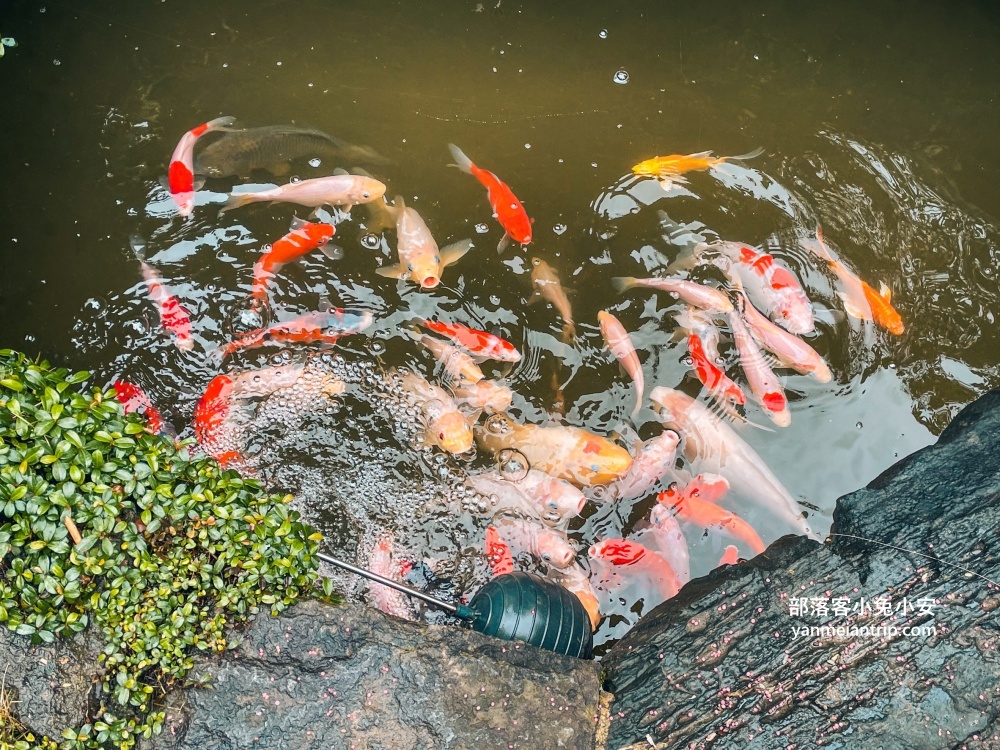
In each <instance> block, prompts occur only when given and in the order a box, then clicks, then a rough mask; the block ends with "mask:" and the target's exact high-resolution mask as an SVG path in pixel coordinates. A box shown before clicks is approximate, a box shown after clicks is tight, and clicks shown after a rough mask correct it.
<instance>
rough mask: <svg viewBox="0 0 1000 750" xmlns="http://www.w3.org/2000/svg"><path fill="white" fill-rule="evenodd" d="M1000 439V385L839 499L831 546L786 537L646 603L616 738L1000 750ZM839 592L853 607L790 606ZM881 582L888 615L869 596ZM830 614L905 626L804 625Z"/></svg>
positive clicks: (613, 741) (621, 654)
mask: <svg viewBox="0 0 1000 750" xmlns="http://www.w3.org/2000/svg"><path fill="white" fill-rule="evenodd" d="M998 443H1000V392H998V391H994V392H992V393H990V394H987V395H986V396H983V397H982V398H980V399H979V400H978V401H976V402H975V403H973V404H971V405H970V406H968V407H967V408H966V409H964V410H963V411H962V412H961V413H960V414H959V415H958V416H957V417H956V418H955V420H954V421H953V423H952V424H951V425H950V426H949V427H948V429H947V430H945V432H944V433H943V434H942V435H941V438H940V439H939V440H938V442H937V443H936V444H935V445H933V446H930V447H928V448H925V449H923V450H921V451H919V452H917V453H916V454H914V455H912V456H910V457H908V458H906V459H904V460H902V461H900V462H899V463H898V464H896V465H895V466H893V467H892V468H890V469H889V470H888V471H886V472H885V473H884V474H882V475H881V476H880V477H878V478H877V479H876V480H875V481H873V482H872V483H871V484H870V485H869V486H868V487H867V488H866V489H863V490H860V491H858V492H855V493H853V494H851V495H847V496H845V497H843V498H841V499H840V501H839V502H838V505H837V511H836V513H835V515H834V528H833V533H832V534H831V540H830V541H828V543H827V545H825V546H821V545H819V544H817V543H815V542H809V541H806V540H804V539H795V538H790V537H786V538H784V539H781V540H778V541H777V542H776V543H775V544H773V545H772V546H771V547H770V548H769V549H768V550H767V551H766V552H765V553H764V554H762V555H760V556H758V557H757V558H756V559H754V560H752V561H749V562H746V563H743V564H740V565H738V566H732V567H727V568H724V569H719V570H716V571H713V573H712V574H711V575H709V576H707V577H705V578H702V579H700V580H697V581H693V582H691V583H690V584H689V585H688V586H686V587H685V588H684V589H683V590H682V591H681V593H680V594H679V595H678V596H677V597H675V598H674V599H672V600H670V601H668V602H665V603H664V604H663V605H661V606H660V607H658V608H657V609H656V610H654V611H653V612H652V613H650V615H649V616H648V617H646V618H645V619H644V620H643V621H642V622H640V624H639V625H638V626H637V627H636V628H634V629H633V630H632V631H631V632H630V633H629V634H628V635H627V636H626V637H625V638H624V639H623V640H622V641H621V642H619V643H618V644H617V645H616V646H615V648H614V649H612V651H611V652H610V653H609V655H608V656H607V657H606V658H605V660H604V666H605V668H606V670H607V683H606V688H607V689H608V690H610V691H611V692H613V693H614V694H615V700H614V701H613V704H612V707H611V726H610V731H609V738H608V743H607V747H608V748H609V749H612V748H613V749H614V750H619V749H620V748H633V747H634V748H639V747H643V748H649V747H650V744H649V741H648V739H647V735H648V736H649V737H650V738H652V739H653V740H654V741H655V743H656V747H660V748H667V747H669V748H674V747H685V748H703V747H711V748H714V749H716V750H722V749H723V748H744V747H753V748H755V749H756V748H761V749H763V750H766V749H768V748H779V747H781V748H784V747H833V748H885V749H887V750H888V749H889V748H907V749H908V750H918V749H919V748H935V749H936V748H945V747H956V748H957V747H968V748H987V747H989V748H996V747H1000V720H998V713H1000V653H998V649H1000V624H998V618H997V611H996V609H997V607H998V605H1000V584H997V583H996V582H1000V533H998V532H1000V450H998ZM838 534H839V535H841V536H838ZM858 537H863V539H862V538H858ZM887 545H892V547H889V546H887ZM893 547H898V548H903V550H900V549H894V548H893ZM904 550H911V551H904ZM917 553H920V554H917ZM923 555H927V556H929V557H924V556H923ZM942 561H945V562H947V563H950V565H947V564H945V562H942ZM955 566H957V567H955ZM976 574H978V575H976ZM985 579H990V580H989V581H987V580H985ZM838 596H844V597H848V599H849V602H850V607H851V608H852V610H853V611H850V612H849V613H848V614H847V615H846V616H837V615H834V614H833V613H832V612H831V613H830V614H828V615H826V616H823V615H821V614H818V613H817V614H813V613H812V611H811V609H810V611H809V613H807V614H805V615H802V616H796V615H792V614H791V613H790V597H795V598H797V599H798V598H802V597H809V598H812V597H816V598H820V599H822V598H824V597H838ZM885 596H887V597H890V602H891V606H892V608H893V610H894V611H893V612H892V613H891V614H888V615H886V614H878V613H877V612H875V613H873V614H870V615H863V614H862V613H861V612H860V611H859V608H858V607H857V605H859V604H860V602H861V599H862V598H863V599H864V600H865V601H866V602H871V601H872V600H873V599H875V598H877V597H885ZM925 598H926V599H925ZM921 599H925V603H926V602H930V604H929V605H928V606H927V607H925V611H924V612H921V610H920V609H919V608H915V609H914V610H913V611H908V612H905V613H904V612H903V611H902V609H901V607H903V605H904V600H905V601H906V602H908V603H910V604H917V603H918V602H919V600H921ZM830 603H831V604H832V600H831V602H830ZM810 607H811V603H810ZM822 625H829V626H845V627H848V628H850V627H852V626H858V627H861V626H865V625H868V626H874V627H878V626H882V627H889V626H895V627H896V628H897V629H898V631H899V632H896V633H895V634H893V633H892V632H891V631H880V632H876V634H874V635H866V636H862V635H853V636H852V635H851V634H850V632H848V633H847V634H845V635H839V634H836V633H835V632H830V631H827V632H825V633H824V632H819V633H815V632H814V633H810V634H809V635H805V636H802V637H796V636H795V635H794V634H793V627H802V626H814V627H818V626H822ZM914 626H928V627H931V628H932V629H933V630H934V634H931V635H915V636H909V637H907V636H904V635H903V634H902V632H901V631H902V629H903V628H904V627H914Z"/></svg>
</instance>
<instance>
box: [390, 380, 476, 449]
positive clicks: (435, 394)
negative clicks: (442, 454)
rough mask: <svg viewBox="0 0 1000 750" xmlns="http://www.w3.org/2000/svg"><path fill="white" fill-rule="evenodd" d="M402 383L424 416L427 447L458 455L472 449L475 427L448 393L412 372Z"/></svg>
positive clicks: (424, 439)
mask: <svg viewBox="0 0 1000 750" xmlns="http://www.w3.org/2000/svg"><path fill="white" fill-rule="evenodd" d="M400 384H401V385H402V387H403V390H404V391H406V392H407V393H409V394H411V395H412V396H413V397H414V399H415V401H416V403H417V407H418V408H419V409H420V411H421V413H422V415H423V420H424V425H425V429H424V434H423V442H424V443H425V444H426V445H436V446H437V447H438V448H441V449H442V450H444V451H447V452H448V453H452V454H455V455H458V454H460V453H465V452H467V451H469V450H471V449H472V427H471V426H470V425H469V421H468V420H467V419H466V418H465V415H464V414H462V412H460V411H459V410H458V406H457V405H456V404H455V400H454V399H453V398H452V397H451V396H450V395H448V392H447V391H445V390H444V389H443V388H440V387H438V386H436V385H433V384H431V383H429V382H427V380H426V379H424V378H423V377H421V376H420V375H418V374H416V373H413V372H408V373H406V374H405V375H403V376H402V378H401V379H400Z"/></svg>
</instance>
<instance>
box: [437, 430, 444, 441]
mask: <svg viewBox="0 0 1000 750" xmlns="http://www.w3.org/2000/svg"><path fill="white" fill-rule="evenodd" d="M438 440H444V433H443V432H441V433H438Z"/></svg>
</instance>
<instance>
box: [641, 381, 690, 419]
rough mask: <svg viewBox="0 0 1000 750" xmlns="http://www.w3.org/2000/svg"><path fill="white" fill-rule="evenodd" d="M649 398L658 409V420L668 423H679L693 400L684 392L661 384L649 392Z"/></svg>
mask: <svg viewBox="0 0 1000 750" xmlns="http://www.w3.org/2000/svg"><path fill="white" fill-rule="evenodd" d="M649 400H650V401H651V402H652V403H653V406H654V407H655V408H656V409H657V410H659V412H660V421H662V422H664V423H666V424H669V425H677V424H679V423H680V422H681V420H682V419H683V417H684V414H685V413H686V412H687V410H688V408H689V407H690V406H691V404H692V402H693V399H692V398H691V397H690V396H688V395H687V394H686V393H682V392H681V391H676V390H674V389H673V388H664V387H663V386H657V387H656V388H654V389H653V390H652V391H651V392H650V394H649Z"/></svg>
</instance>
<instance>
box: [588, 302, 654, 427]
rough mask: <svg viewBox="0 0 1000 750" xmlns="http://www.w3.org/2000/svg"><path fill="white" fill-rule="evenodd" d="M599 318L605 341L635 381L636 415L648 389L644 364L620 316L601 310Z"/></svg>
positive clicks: (598, 314)
mask: <svg viewBox="0 0 1000 750" xmlns="http://www.w3.org/2000/svg"><path fill="white" fill-rule="evenodd" d="M597 320H598V322H599V323H600V325H601V335H602V336H603V337H604V343H605V344H607V345H608V349H610V350H611V353H612V354H614V355H615V358H616V359H617V360H618V361H619V362H621V364H622V367H624V368H625V372H627V373H628V375H629V377H630V378H632V382H633V383H635V390H636V394H635V396H636V398H635V408H634V409H633V410H632V416H633V417H634V416H635V415H636V414H638V413H639V409H641V408H642V395H643V392H644V391H645V390H646V384H645V380H644V379H643V375H642V365H641V364H639V355H638V354H636V352H635V346H634V345H633V344H632V339H631V338H629V335H628V331H626V330H625V326H623V325H622V324H621V321H619V320H618V318H616V317H615V316H614V315H612V314H611V313H609V312H608V311H607V310H601V311H600V312H599V313H597Z"/></svg>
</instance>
